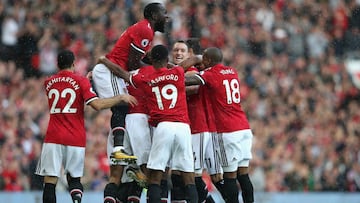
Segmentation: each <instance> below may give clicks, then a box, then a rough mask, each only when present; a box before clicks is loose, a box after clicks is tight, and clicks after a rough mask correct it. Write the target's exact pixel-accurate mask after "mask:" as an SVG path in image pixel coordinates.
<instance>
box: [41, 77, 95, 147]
mask: <svg viewBox="0 0 360 203" xmlns="http://www.w3.org/2000/svg"><path fill="white" fill-rule="evenodd" d="M44 87H45V91H46V95H47V97H48V104H49V113H50V120H49V125H48V129H47V133H46V137H45V142H50V143H58V144H65V145H73V146H85V127H84V103H85V101H86V102H89V101H91V100H92V99H94V98H96V97H97V96H96V94H95V92H93V91H92V90H91V85H90V82H89V81H88V80H87V78H85V77H82V76H79V75H76V74H74V73H73V72H71V71H66V70H64V71H60V72H59V73H57V74H55V75H53V76H52V77H50V78H48V79H46V81H45V82H44Z"/></svg>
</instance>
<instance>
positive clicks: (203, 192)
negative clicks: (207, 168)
mask: <svg viewBox="0 0 360 203" xmlns="http://www.w3.org/2000/svg"><path fill="white" fill-rule="evenodd" d="M195 185H196V190H197V193H198V196H199V202H203V201H205V200H206V197H207V195H208V190H207V189H206V184H205V183H204V181H203V180H202V177H195Z"/></svg>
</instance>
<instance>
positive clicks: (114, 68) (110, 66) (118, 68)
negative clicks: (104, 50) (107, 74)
mask: <svg viewBox="0 0 360 203" xmlns="http://www.w3.org/2000/svg"><path fill="white" fill-rule="evenodd" d="M99 61H100V62H101V63H102V64H104V65H105V66H106V67H107V68H108V69H109V70H110V71H111V72H113V73H114V74H115V75H116V76H118V77H120V78H123V79H124V80H126V81H128V82H129V78H130V73H129V72H127V71H126V70H124V69H123V68H122V67H121V66H119V65H117V64H115V63H113V62H112V61H110V60H109V59H107V58H105V57H100V59H99Z"/></svg>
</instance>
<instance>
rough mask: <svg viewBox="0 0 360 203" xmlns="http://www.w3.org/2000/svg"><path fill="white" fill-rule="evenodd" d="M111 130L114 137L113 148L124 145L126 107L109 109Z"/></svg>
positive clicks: (120, 106) (118, 106)
mask: <svg viewBox="0 0 360 203" xmlns="http://www.w3.org/2000/svg"><path fill="white" fill-rule="evenodd" d="M111 112H112V115H111V130H112V134H113V136H114V146H123V145H124V134H125V116H126V114H127V112H128V106H124V105H117V106H114V107H112V108H111Z"/></svg>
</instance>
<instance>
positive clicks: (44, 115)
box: [0, 0, 360, 192]
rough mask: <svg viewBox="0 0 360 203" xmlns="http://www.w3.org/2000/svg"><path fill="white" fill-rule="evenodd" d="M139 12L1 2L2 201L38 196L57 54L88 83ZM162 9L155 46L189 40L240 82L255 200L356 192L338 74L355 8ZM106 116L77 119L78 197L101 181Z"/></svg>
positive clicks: (357, 123) (313, 3)
mask: <svg viewBox="0 0 360 203" xmlns="http://www.w3.org/2000/svg"><path fill="white" fill-rule="evenodd" d="M147 2H148V1H140V0H88V1H84V0H62V1H58V0H1V1H0V25H1V26H0V129H1V130H0V190H4V191H27V190H40V189H41V188H42V180H41V178H40V177H37V176H35V175H33V172H34V169H35V166H36V163H37V159H38V157H39V154H40V151H41V143H42V139H43V136H44V134H45V132H46V127H47V122H48V118H49V115H48V107H47V100H46V96H45V93H44V90H43V88H42V84H43V81H44V78H45V77H46V76H48V75H50V74H52V73H54V72H56V71H57V69H56V56H57V52H58V50H59V49H63V48H67V49H71V50H72V51H74V53H75V54H76V58H77V59H76V71H77V72H78V73H79V74H82V75H85V74H86V73H87V72H88V71H91V69H92V67H93V66H94V64H95V63H96V61H97V58H98V57H99V56H100V55H103V54H105V53H107V52H108V51H109V49H110V48H111V47H112V46H113V45H114V43H115V41H116V39H117V38H118V37H119V35H120V34H121V33H122V32H123V31H124V30H125V29H126V28H127V27H128V26H129V25H131V24H133V23H135V22H136V21H138V20H139V19H140V18H142V15H143V14H142V9H143V6H144V3H147ZM163 2H164V3H165V5H166V7H167V9H168V14H169V15H170V17H171V22H170V24H169V26H168V30H167V33H166V34H165V35H158V34H157V35H156V39H155V41H154V44H159V43H162V44H166V45H168V46H169V48H170V46H171V44H172V43H173V42H174V41H176V40H179V39H187V38H189V37H197V38H199V39H200V42H201V45H202V47H203V48H206V47H209V46H217V47H219V48H221V49H222V50H223V53H224V63H225V64H227V65H231V66H233V67H235V68H236V69H237V70H238V71H239V75H240V78H241V81H242V86H241V94H242V105H243V108H244V110H245V111H246V112H247V114H248V116H249V121H250V123H251V127H252V129H253V133H254V135H255V138H254V143H253V156H254V157H253V160H252V161H251V164H250V168H251V178H252V181H253V184H254V188H255V190H256V191H267V192H280V191H347V192H360V102H359V101H360V100H359V99H360V94H359V93H360V92H359V89H358V88H357V87H356V86H355V85H354V84H353V83H352V80H351V76H350V74H349V73H348V72H347V71H346V65H345V63H344V62H345V61H346V60H347V56H348V54H349V53H357V52H358V51H360V1H358V0H329V1H324V0H286V1H285V0H267V1H266V0H242V1H239V0H222V1H220V0H167V1H163ZM209 97H211V95H209ZM110 115H111V113H110V111H108V110H104V111H100V112H96V111H94V110H92V109H90V108H87V109H86V126H87V136H88V137H87V138H88V139H87V140H88V141H87V150H86V167H85V176H84V178H83V179H82V182H83V183H84V186H85V189H87V190H98V191H101V190H103V188H104V184H105V183H106V182H107V174H108V171H109V166H108V162H107V158H106V140H107V134H108V132H109V127H110V126H109V123H110V122H109V119H110ZM61 181H65V180H61ZM63 187H65V184H64V186H63ZM58 188H60V189H61V183H60V184H59V185H58Z"/></svg>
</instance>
